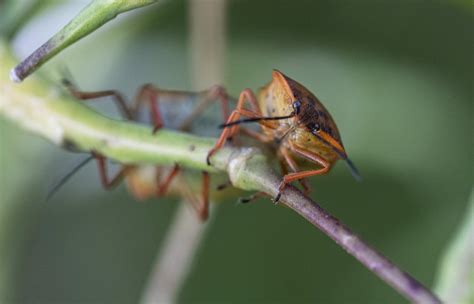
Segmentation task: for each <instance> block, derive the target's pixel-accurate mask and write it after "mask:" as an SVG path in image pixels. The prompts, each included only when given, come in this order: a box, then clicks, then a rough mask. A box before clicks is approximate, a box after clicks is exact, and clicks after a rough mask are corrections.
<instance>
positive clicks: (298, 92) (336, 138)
mask: <svg viewBox="0 0 474 304" xmlns="http://www.w3.org/2000/svg"><path fill="white" fill-rule="evenodd" d="M272 77H273V81H274V82H275V83H276V84H277V87H278V92H279V95H280V96H282V97H283V100H284V104H285V105H287V107H288V108H289V111H291V112H292V113H293V115H294V117H295V120H296V121H297V123H298V125H300V126H301V127H302V128H304V129H305V131H306V132H309V133H311V134H312V135H313V136H315V137H316V138H317V139H318V140H319V141H320V142H322V143H324V144H325V145H326V146H329V147H330V148H331V150H333V152H334V153H335V154H336V155H337V157H338V158H340V159H343V160H344V161H345V162H346V163H347V165H348V167H349V170H350V171H351V173H352V175H353V176H354V177H355V178H356V179H360V175H359V173H358V171H357V169H356V167H355V166H354V164H353V163H352V162H351V160H350V159H349V158H348V157H347V154H346V151H345V149H344V146H343V144H342V140H341V136H340V134H339V130H338V128H337V126H336V123H335V121H334V119H333V118H332V116H331V114H330V113H329V111H328V110H327V109H326V108H325V107H324V106H323V104H322V103H321V102H320V101H319V100H318V98H316V96H315V95H314V94H313V93H311V91H309V90H308V89H307V88H305V87H304V86H303V85H302V84H300V83H299V82H297V81H295V80H293V79H291V78H290V77H288V76H286V75H285V74H283V73H282V72H280V71H278V70H273V73H272Z"/></svg>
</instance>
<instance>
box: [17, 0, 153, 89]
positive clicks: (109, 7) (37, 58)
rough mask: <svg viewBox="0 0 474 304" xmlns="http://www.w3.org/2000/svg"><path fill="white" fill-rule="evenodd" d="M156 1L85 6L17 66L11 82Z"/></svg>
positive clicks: (114, 1)
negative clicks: (114, 22) (119, 16)
mask: <svg viewBox="0 0 474 304" xmlns="http://www.w3.org/2000/svg"><path fill="white" fill-rule="evenodd" d="M155 2H157V0H133V1H126V0H108V1H103V0H94V1H92V2H91V3H90V4H89V5H88V6H86V7H85V8H84V9H83V10H82V11H81V12H80V13H79V14H78V15H77V16H76V17H74V19H72V20H71V21H70V22H69V23H68V24H67V25H66V26H65V27H63V28H62V29H61V30H60V31H59V32H58V33H56V34H55V35H54V36H53V37H51V38H50V39H49V40H48V41H47V42H45V43H44V44H43V45H42V46H40V47H39V48H38V49H37V50H36V51H34V52H33V53H32V54H31V55H30V56H28V57H27V58H26V59H25V60H23V61H22V62H21V63H20V64H19V65H17V66H16V67H15V68H14V69H13V70H12V71H11V73H10V79H11V80H13V81H15V82H21V81H22V80H23V79H25V78H26V77H28V75H30V74H31V73H33V72H34V71H35V70H36V69H38V68H39V67H40V66H41V65H43V64H44V63H45V62H46V61H48V60H49V59H51V58H52V57H54V56H55V55H56V54H58V53H59V52H61V51H62V50H64V49H65V48H67V47H68V46H69V45H71V44H73V43H74V42H76V41H78V40H80V39H81V38H83V37H84V36H87V35H89V34H90V33H92V32H93V31H95V30H96V29H98V28H99V27H101V26H102V25H104V24H105V23H107V22H108V21H110V20H112V19H114V18H115V17H116V16H117V15H118V14H121V13H123V12H126V11H129V10H132V9H135V8H139V7H142V6H146V5H149V4H152V3H155Z"/></svg>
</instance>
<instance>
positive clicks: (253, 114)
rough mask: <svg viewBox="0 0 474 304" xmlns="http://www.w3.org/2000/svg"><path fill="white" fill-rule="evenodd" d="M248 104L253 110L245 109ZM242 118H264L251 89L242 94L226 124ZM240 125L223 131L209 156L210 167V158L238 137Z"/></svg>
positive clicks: (272, 123) (273, 127)
mask: <svg viewBox="0 0 474 304" xmlns="http://www.w3.org/2000/svg"><path fill="white" fill-rule="evenodd" d="M246 103H248V104H249V105H250V108H251V110H248V109H246V108H244V106H245V104H246ZM241 116H245V117H247V118H259V117H262V113H261V112H260V109H259V107H258V104H257V98H256V97H255V95H254V93H253V92H252V91H251V90H250V89H245V90H244V91H243V92H242V93H240V96H239V101H238V102H237V107H236V108H235V110H234V111H232V113H231V114H230V116H229V118H228V119H227V122H226V124H230V123H232V122H234V121H237V120H239V118H240V117H241ZM259 123H260V124H261V125H264V126H266V127H268V128H272V129H275V128H276V127H277V126H276V124H275V122H272V121H260V122H259ZM239 128H240V126H239V125H233V126H231V127H226V128H224V130H223V131H222V133H221V135H220V136H219V139H218V140H217V142H216V144H215V146H214V148H212V149H211V150H210V151H209V153H208V154H207V158H206V161H207V164H208V165H210V164H211V162H210V158H211V156H212V155H214V153H216V152H217V151H218V150H219V149H221V148H222V146H223V145H224V144H225V142H226V140H227V139H228V138H230V137H233V136H234V135H236V134H237V133H238V131H239Z"/></svg>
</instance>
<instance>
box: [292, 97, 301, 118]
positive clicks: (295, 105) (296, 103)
mask: <svg viewBox="0 0 474 304" xmlns="http://www.w3.org/2000/svg"><path fill="white" fill-rule="evenodd" d="M293 109H294V110H295V114H296V115H298V114H300V110H301V101H300V100H299V99H297V100H295V101H294V102H293Z"/></svg>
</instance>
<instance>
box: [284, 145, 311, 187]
mask: <svg viewBox="0 0 474 304" xmlns="http://www.w3.org/2000/svg"><path fill="white" fill-rule="evenodd" d="M279 153H280V155H281V156H282V157H283V161H284V162H285V164H287V165H288V167H290V169H291V171H292V172H293V173H297V172H299V171H300V170H299V168H298V165H297V164H296V162H295V160H294V159H293V157H291V155H290V153H289V151H288V149H286V148H284V147H281V148H280V149H279ZM284 174H285V175H288V172H285V173H284ZM298 181H299V182H300V184H301V186H302V187H303V189H304V194H306V195H307V194H309V192H310V188H309V185H308V182H307V180H305V179H303V178H302V179H299V180H298Z"/></svg>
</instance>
